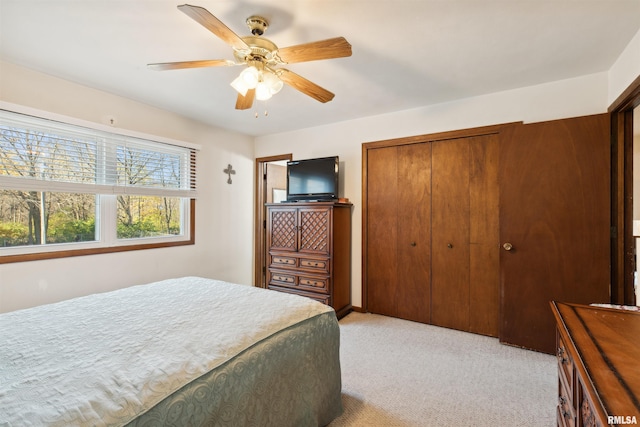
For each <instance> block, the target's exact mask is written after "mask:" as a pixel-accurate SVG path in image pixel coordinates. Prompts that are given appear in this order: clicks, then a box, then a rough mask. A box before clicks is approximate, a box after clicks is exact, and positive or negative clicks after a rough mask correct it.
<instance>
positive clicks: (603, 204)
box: [499, 114, 610, 353]
mask: <svg viewBox="0 0 640 427" xmlns="http://www.w3.org/2000/svg"><path fill="white" fill-rule="evenodd" d="M503 135H504V138H502V140H501V143H500V147H501V149H500V173H499V183H500V219H499V221H500V238H501V243H504V242H510V243H512V244H513V248H514V249H513V250H511V251H509V252H507V251H504V250H501V252H500V253H501V255H500V266H501V281H502V283H501V292H502V300H501V325H500V339H501V341H502V342H505V343H509V344H513V345H517V346H521V347H525V348H530V349H535V350H539V351H543V352H547V353H553V351H554V348H555V331H554V319H553V316H552V314H551V312H550V310H549V301H551V300H557V301H566V302H573V303H583V304H588V303H593V302H608V301H609V280H610V275H609V261H610V252H609V248H610V245H609V243H610V230H609V211H610V209H609V208H610V206H609V201H610V197H609V196H610V176H609V167H610V147H609V145H610V144H609V118H608V115H607V114H603V115H597V116H587V117H579V118H572V119H565V120H556V121H551V122H543V123H533V124H527V125H522V126H514V127H512V128H511V129H510V130H509V131H507V132H505V133H504V134H503Z"/></svg>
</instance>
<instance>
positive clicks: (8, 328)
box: [0, 277, 342, 426]
mask: <svg viewBox="0 0 640 427" xmlns="http://www.w3.org/2000/svg"><path fill="white" fill-rule="evenodd" d="M0 343H2V345H1V346H0V425H1V426H23V425H49V426H87V425H91V426H122V425H132V426H133V425H184V426H187V425H188V426H197V425H221V426H223V425H228V426H243V425H264V426H268V425H274V426H287V425H291V426H317V425H326V424H328V423H329V422H331V420H332V419H334V418H335V417H336V416H338V415H339V414H340V413H341V412H342V404H341V395H340V391H341V378H340V364H339V327H338V322H337V319H336V317H335V312H334V311H333V309H331V308H330V307H328V306H326V305H323V304H320V303H318V302H316V301H313V300H311V299H308V298H303V297H299V296H296V295H289V294H284V293H278V292H275V291H269V290H265V289H259V288H254V287H250V286H243V285H237V284H232V283H227V282H222V281H216V280H211V279H204V278H198V277H185V278H178V279H170V280H165V281H161V282H155V283H151V284H147V285H140V286H133V287H129V288H125V289H121V290H117V291H113V292H108V293H103V294H96V295H90V296H86V297H81V298H76V299H72V300H68V301H62V302H60V303H56V304H50V305H45V306H40V307H34V308H30V309H26V310H20V311H16V312H10V313H5V314H2V315H0Z"/></svg>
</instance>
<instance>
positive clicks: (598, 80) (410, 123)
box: [255, 73, 608, 307]
mask: <svg viewBox="0 0 640 427" xmlns="http://www.w3.org/2000/svg"><path fill="white" fill-rule="evenodd" d="M336 96H340V94H337V95H336ZM607 96H608V94H607V73H598V74H593V75H588V76H583V77H579V78H575V79H570V80H564V81H559V82H553V83H549V84H544V85H539V86H534V87H527V88H522V89H517V90H511V91H507V92H500V93H494V94H490V95H485V96H479V97H475V98H469V99H463V100H460V101H456V102H449V103H445V104H439V105H434V106H430V107H424V108H418V109H414V110H408V111H402V112H398V113H394V114H385V115H380V116H377V117H368V118H364V119H358V120H352V121H345V122H341V123H335V124H332V125H327V126H322V127H317V128H313V129H304V130H300V131H296V132H288V133H282V134H277V135H269V136H263V137H258V138H256V148H255V149H256V152H255V154H256V157H266V156H270V155H276V154H282V153H289V152H290V153H293V158H294V159H303V158H310V157H319V156H328V155H338V156H340V164H341V167H342V170H341V177H340V179H341V180H342V182H343V183H344V188H343V193H342V194H341V196H342V197H348V198H349V199H350V200H351V202H352V203H354V210H353V235H352V263H351V268H352V275H351V280H352V284H351V288H352V303H353V305H354V306H357V307H361V306H362V292H361V291H362V266H361V255H362V161H361V160H362V159H361V158H362V143H364V142H371V141H378V140H384V139H391V138H399V137H406V136H413V135H422V134H430V133H436V132H442V131H449V130H457V129H465V128H473V127H478V126H485V125H493V124H499V123H508V122H515V121H524V122H537V121H544V120H552V119H559V118H566V117H575V116H581V115H589V114H597V113H603V112H605V111H606V109H607V106H608V103H607Z"/></svg>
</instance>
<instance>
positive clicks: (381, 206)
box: [366, 147, 403, 316]
mask: <svg viewBox="0 0 640 427" xmlns="http://www.w3.org/2000/svg"><path fill="white" fill-rule="evenodd" d="M367 165H368V172H367V218H368V220H367V230H366V232H367V264H366V277H367V281H368V285H367V307H368V310H369V311H371V312H372V313H378V314H386V315H389V316H397V314H398V309H397V298H396V292H397V286H396V284H397V278H398V259H397V242H398V221H397V218H398V148H397V147H389V148H378V149H373V150H368V154H367ZM400 267H401V268H403V266H400Z"/></svg>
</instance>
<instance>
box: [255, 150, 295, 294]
mask: <svg viewBox="0 0 640 427" xmlns="http://www.w3.org/2000/svg"><path fill="white" fill-rule="evenodd" d="M292 159H293V156H292V154H281V155H277V156H270V157H259V158H257V159H256V185H255V188H256V199H255V205H256V207H255V211H256V213H255V224H254V230H255V239H254V242H255V243H254V260H255V267H254V270H255V271H254V273H255V278H254V283H253V285H254V286H257V287H259V288H266V287H267V284H266V271H267V265H266V259H267V238H266V224H267V223H266V219H267V217H266V215H267V211H266V208H265V207H264V204H265V203H271V202H273V201H277V200H275V199H274V197H275V198H276V199H277V198H278V197H280V195H281V194H282V191H283V190H284V191H285V192H286V189H287V176H286V162H287V161H290V160H292Z"/></svg>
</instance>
